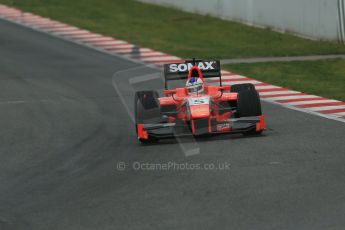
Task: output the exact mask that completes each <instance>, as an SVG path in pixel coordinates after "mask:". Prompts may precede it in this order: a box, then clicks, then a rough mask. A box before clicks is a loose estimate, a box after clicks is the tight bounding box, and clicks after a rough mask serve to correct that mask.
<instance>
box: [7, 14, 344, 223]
mask: <svg viewBox="0 0 345 230" xmlns="http://www.w3.org/2000/svg"><path fill="white" fill-rule="evenodd" d="M139 65H140V64H138V63H134V62H130V61H128V60H125V59H122V58H120V57H114V56H110V55H107V54H103V53H100V52H98V51H95V50H92V49H88V48H85V47H83V46H79V45H76V44H73V43H70V42H67V41H63V40H60V39H58V38H55V37H52V36H49V35H46V34H43V33H39V32H35V31H33V30H31V29H27V28H24V27H21V26H18V25H15V24H11V23H8V22H5V21H1V20H0V82H1V83H0V95H1V96H0V127H1V129H0V132H1V133H0V137H1V144H0V159H1V160H0V229H1V230H6V229H15V230H17V229H26V230H29V229H35V230H36V229H344V226H345V218H344V217H345V147H344V139H345V138H344V137H345V125H344V123H341V122H337V121H333V120H328V119H325V118H322V117H318V116H314V115H309V114H306V113H302V112H298V111H294V110H289V109H286V108H283V107H280V106H277V105H272V104H267V103H263V110H264V113H265V115H266V117H267V131H266V132H265V134H264V135H262V136H261V137H250V138H247V137H245V138H244V137H242V136H241V135H230V136H229V135H225V136H218V137H213V138H201V139H197V140H196V143H194V140H186V142H190V143H192V144H194V145H197V146H198V147H199V148H200V154H197V155H194V156H189V157H186V156H185V153H184V151H182V149H183V147H181V144H179V143H177V142H175V141H165V142H162V143H161V144H158V145H150V146H142V145H140V144H138V142H137V140H136V138H135V133H134V129H133V124H132V122H131V120H130V118H129V115H128V113H127V110H126V108H125V106H123V104H122V100H124V101H126V102H128V103H129V104H131V103H132V101H133V98H132V95H131V94H130V93H129V94H128V95H125V96H124V97H122V98H120V97H119V95H118V94H117V92H116V91H115V88H114V84H113V81H114V76H115V78H116V77H121V76H117V75H114V73H115V72H117V71H121V70H126V69H130V68H133V67H138V66H139ZM143 68H145V67H143ZM147 71H148V72H150V71H151V70H149V69H148V70H147ZM117 80H119V81H121V79H117ZM147 87H153V84H152V85H147ZM187 144H188V143H187ZM119 162H125V163H126V164H127V168H126V169H125V170H124V171H119V170H117V168H116V166H117V164H118V163H119ZM133 162H140V163H157V164H158V163H168V162H175V163H181V164H183V163H189V164H201V165H203V164H210V163H211V164H212V163H214V164H216V165H217V164H218V162H219V163H221V164H224V163H228V164H230V165H231V167H230V170H151V171H148V170H146V171H145V170H134V169H133V168H132V166H131V165H132V164H133Z"/></svg>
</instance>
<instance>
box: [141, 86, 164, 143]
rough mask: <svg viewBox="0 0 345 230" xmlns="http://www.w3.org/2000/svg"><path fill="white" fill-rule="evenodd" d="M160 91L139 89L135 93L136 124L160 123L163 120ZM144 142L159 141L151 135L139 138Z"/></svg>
mask: <svg viewBox="0 0 345 230" xmlns="http://www.w3.org/2000/svg"><path fill="white" fill-rule="evenodd" d="M158 97H159V96H158V93H157V92H156V91H152V90H151V91H139V92H136V93H135V97H134V108H135V126H136V127H137V124H149V123H158V122H160V120H161V116H160V110H159V104H158ZM139 141H141V142H142V143H153V142H157V141H158V139H157V138H156V137H152V136H149V138H148V139H139Z"/></svg>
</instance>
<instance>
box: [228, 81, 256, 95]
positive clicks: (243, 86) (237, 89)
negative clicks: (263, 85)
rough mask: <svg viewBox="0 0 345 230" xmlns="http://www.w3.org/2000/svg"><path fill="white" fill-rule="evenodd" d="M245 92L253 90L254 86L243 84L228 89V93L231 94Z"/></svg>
mask: <svg viewBox="0 0 345 230" xmlns="http://www.w3.org/2000/svg"><path fill="white" fill-rule="evenodd" d="M245 90H255V86H254V85H253V84H250V83H244V84H236V85H232V86H231V88H230V92H232V93H238V92H240V91H245Z"/></svg>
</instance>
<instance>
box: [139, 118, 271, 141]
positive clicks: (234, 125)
mask: <svg viewBox="0 0 345 230" xmlns="http://www.w3.org/2000/svg"><path fill="white" fill-rule="evenodd" d="M264 129H265V119H264V116H263V115H262V116H253V117H242V118H232V119H228V120H225V121H222V122H209V123H208V125H206V126H204V127H195V128H191V124H188V125H186V124H178V123H159V124H137V134H138V138H140V139H148V137H156V138H171V137H176V136H186V135H194V136H198V135H205V134H220V133H246V132H250V131H256V132H261V131H263V130H264Z"/></svg>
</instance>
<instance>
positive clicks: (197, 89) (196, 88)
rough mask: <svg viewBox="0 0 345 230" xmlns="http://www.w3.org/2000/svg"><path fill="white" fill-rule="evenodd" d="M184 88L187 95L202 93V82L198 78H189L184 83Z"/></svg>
mask: <svg viewBox="0 0 345 230" xmlns="http://www.w3.org/2000/svg"><path fill="white" fill-rule="evenodd" d="M186 88H187V91H188V94H199V93H202V92H204V82H203V80H202V79H201V78H199V77H191V78H190V79H189V80H188V81H187V83H186Z"/></svg>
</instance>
